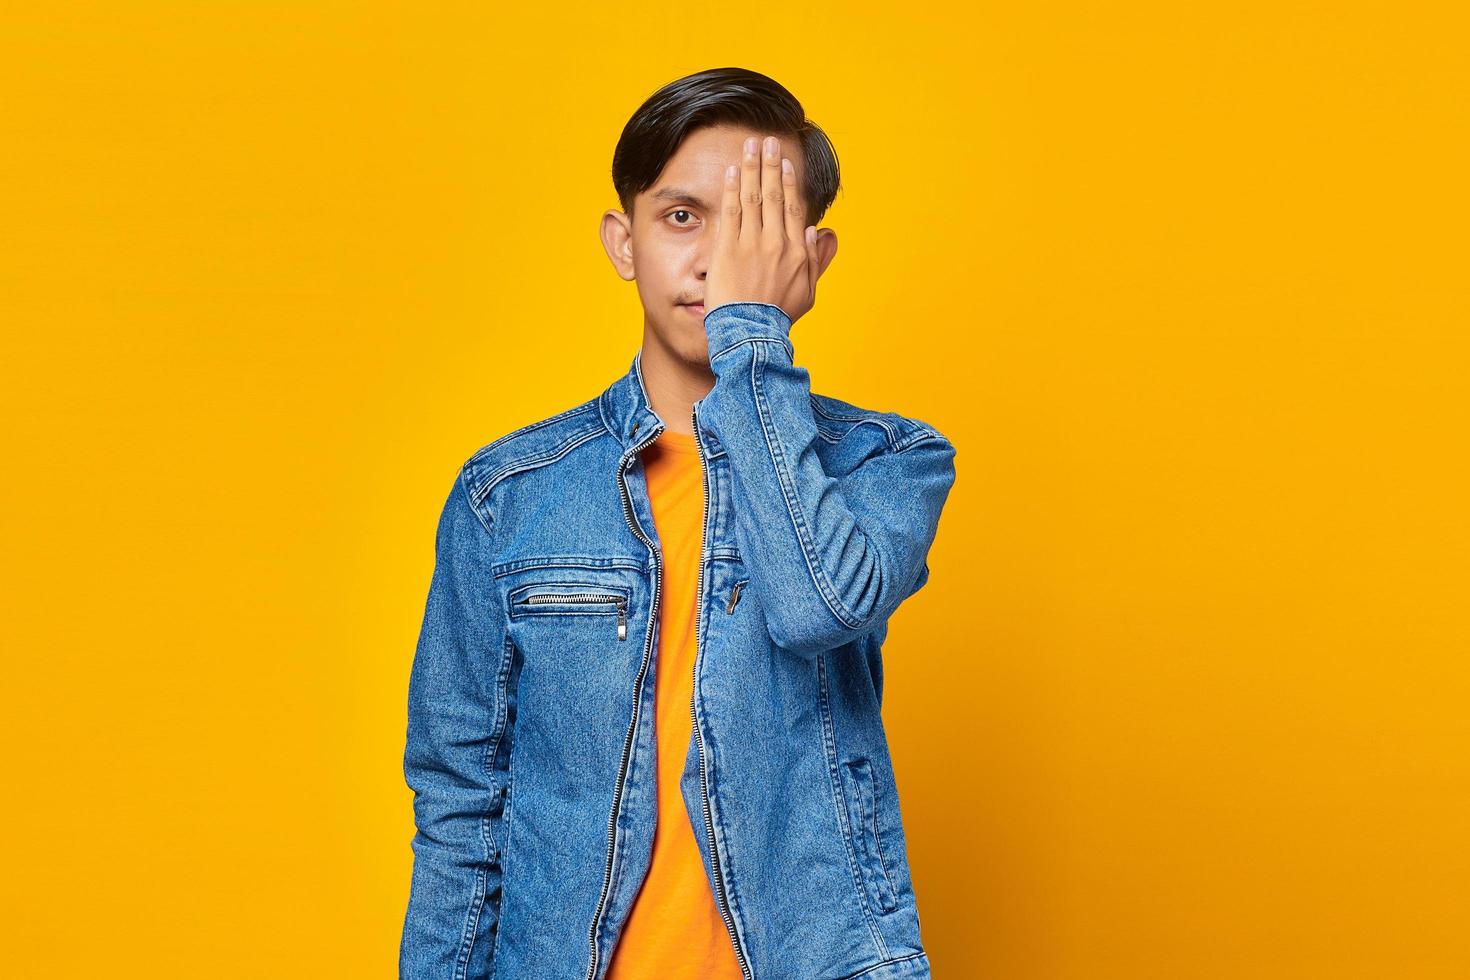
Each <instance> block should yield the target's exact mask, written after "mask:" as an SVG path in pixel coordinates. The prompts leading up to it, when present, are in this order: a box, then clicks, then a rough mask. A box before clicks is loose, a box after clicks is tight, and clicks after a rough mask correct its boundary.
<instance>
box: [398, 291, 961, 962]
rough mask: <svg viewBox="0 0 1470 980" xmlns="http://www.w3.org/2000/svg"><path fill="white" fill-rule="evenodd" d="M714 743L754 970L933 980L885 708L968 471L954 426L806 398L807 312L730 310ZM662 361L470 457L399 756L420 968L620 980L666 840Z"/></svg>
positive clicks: (709, 462)
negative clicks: (410, 814)
mask: <svg viewBox="0 0 1470 980" xmlns="http://www.w3.org/2000/svg"><path fill="white" fill-rule="evenodd" d="M704 325H705V329H706V332H707V334H708V337H709V350H710V365H711V367H712V369H713V371H714V374H715V378H716V380H715V384H714V387H713V388H712V389H711V390H710V392H709V393H708V394H706V395H705V396H704V397H703V398H701V399H700V400H699V401H697V402H695V404H694V410H693V418H692V421H693V424H694V431H695V438H696V444H697V445H698V447H699V450H700V458H701V461H702V463H703V469H704V489H705V501H706V506H705V526H704V548H703V554H702V556H701V559H700V579H699V584H698V593H697V594H698V597H699V598H698V605H697V609H698V616H697V622H696V637H697V655H696V661H695V666H694V693H693V697H692V698H691V700H690V705H689V710H690V713H691V717H692V719H693V735H692V738H691V739H690V745H689V751H688V754H687V756H686V757H685V760H684V768H683V776H682V779H681V782H680V789H681V793H682V796H683V798H684V804H685V809H686V812H687V814H688V816H689V821H690V826H691V827H692V829H693V831H694V836H695V839H696V840H697V841H698V842H699V845H700V851H701V854H702V857H703V861H704V867H705V872H706V875H707V877H708V879H709V882H710V887H711V889H712V894H713V896H714V898H715V903H716V905H717V907H718V908H719V911H720V914H721V916H722V917H723V919H724V922H725V926H726V928H727V929H728V931H729V934H730V941H731V943H732V945H733V947H734V950H735V954H736V959H737V960H738V961H739V963H740V966H741V969H742V970H743V972H744V975H745V976H746V977H747V978H750V980H788V978H789V980H839V978H843V980H853V978H857V977H862V978H864V980H892V978H897V977H928V976H929V975H930V974H929V959H928V956H927V954H926V952H925V950H924V946H923V943H922V942H921V940H920V936H919V915H918V909H917V907H916V905H915V900H914V890H913V886H912V883H911V882H910V879H909V866H908V858H907V852H906V848H905V843H904V829H903V822H902V820H901V819H900V814H899V801H898V792H897V789H896V786H895V783H894V778H893V769H892V765H891V761H890V757H889V752H888V745H887V741H886V737H885V735H884V730H883V722H882V718H881V716H880V713H879V706H880V703H881V701H882V695H883V661H882V656H881V647H882V644H883V639H884V636H885V634H886V633H887V621H888V618H889V616H890V615H891V614H892V613H893V611H894V610H895V609H896V608H897V607H898V605H899V603H901V602H902V601H903V600H904V599H905V598H907V597H908V596H909V595H911V594H913V593H914V592H915V591H917V590H918V589H919V588H920V587H921V586H922V585H923V584H924V583H925V581H926V580H927V579H928V575H929V569H928V565H927V562H926V557H927V554H928V551H929V547H930V545H931V543H932V542H933V540H934V536H935V531H936V528H937V526H938V522H939V515H940V510H941V509H942V507H943V506H944V502H945V499H946V498H947V496H948V494H949V490H950V487H951V485H952V484H953V482H954V462H953V461H954V454H955V450H954V447H953V445H952V444H951V443H950V442H949V441H948V440H947V439H946V438H945V437H944V436H943V435H941V434H940V433H939V432H938V431H936V430H935V429H934V428H932V427H931V426H928V425H926V424H924V423H923V422H920V421H918V420H917V419H912V418H907V417H904V416H902V415H898V414H895V413H892V412H882V411H875V410H870V409H863V408H858V407H856V406H854V405H852V404H849V403H847V402H844V401H840V400H838V399H836V398H832V397H829V396H825V395H819V394H815V393H813V392H812V390H811V388H810V386H809V381H808V375H807V372H806V371H805V370H804V369H802V368H800V367H797V366H795V365H794V363H793V348H792V344H791V340H790V336H789V332H790V329H791V321H790V320H789V319H788V318H787V316H786V314H785V313H784V312H783V311H782V310H781V308H780V307H778V306H774V305H772V304H768V303H756V302H736V303H726V304H723V305H721V306H718V307H716V308H715V309H713V310H710V311H709V313H708V315H707V316H706V317H705V320H704ZM664 427H665V423H664V420H663V419H661V418H660V417H659V416H658V415H657V414H656V413H655V412H654V411H653V410H652V408H651V407H650V404H649V400H648V394H647V390H646V389H645V387H644V384H643V375H642V369H641V351H640V352H639V353H638V354H637V355H635V356H634V358H633V363H632V365H631V367H630V368H629V370H628V372H627V373H626V374H625V375H624V376H623V377H621V378H619V379H618V380H617V381H615V382H613V384H611V385H610V386H609V387H608V388H607V389H606V390H604V391H603V392H602V393H601V394H600V395H598V396H597V397H595V398H592V399H590V400H589V401H586V402H584V403H582V404H581V405H578V406H576V407H574V408H571V409H568V410H567V411H564V412H561V413H559V414H557V415H553V416H552V417H550V418H547V419H544V420H542V421H539V422H535V423H532V424H529V425H526V426H524V427H522V428H519V429H517V430H515V431H514V432H511V433H509V434H507V435H505V436H502V437H501V438H499V439H496V440H495V441H494V442H491V443H490V444H488V445H486V446H484V447H483V448H481V449H480V450H479V451H477V452H476V453H475V454H474V455H473V456H472V457H470V459H469V460H468V461H466V462H465V464H464V465H463V467H462V468H461V470H460V472H459V474H458V477H457V479H456V480H455V482H454V485H453V487H452V488H451V489H450V492H449V497H448V500H447V501H446V502H445V504H444V509H443V512H442V516H441V517H440V520H439V524H438V532H437V541H436V545H435V564H434V571H433V577H432V580H431V582H430V585H429V592H428V601H427V604H426V609H425V612H424V619H423V627H422V630H421V632H420V635H419V640H418V647H417V651H416V653H415V655H414V661H413V669H412V672H411V675H410V680H409V697H408V730H407V743H406V750H405V752H404V757H403V771H404V776H405V778H406V780H407V783H408V785H409V786H410V787H411V788H412V789H413V791H414V819H415V824H416V828H417V832H416V833H415V835H414V837H413V841H412V850H413V856H414V860H413V874H412V885H411V890H410V895H409V899H408V908H407V913H406V916H405V919H404V924H403V936H402V942H401V945H400V962H399V970H400V976H401V977H404V978H412V980H430V978H433V980H452V978H487V977H499V978H501V980H562V978H566V980H601V978H602V977H604V976H605V974H606V971H607V968H608V963H609V960H610V958H611V954H612V951H613V947H614V944H615V943H616V942H617V940H618V935H619V933H620V930H621V928H622V926H623V923H624V922H625V921H626V919H627V916H628V913H629V911H630V909H631V907H632V904H633V900H634V898H635V897H636V895H637V893H638V890H639V887H640V885H641V884H642V882H643V879H644V875H645V873H646V872H647V870H648V865H649V858H650V852H651V847H652V843H653V832H654V824H655V819H656V810H655V796H654V794H655V783H654V775H655V767H654V762H655V758H654V752H655V741H654V732H653V723H654V712H653V698H654V678H655V670H654V666H653V657H654V656H655V654H656V652H657V648H658V636H657V625H658V603H659V579H660V567H659V565H660V552H659V547H658V536H657V533H656V530H655V528H654V522H653V513H652V511H651V509H650V505H649V498H648V491H647V484H646V483H645V481H644V476H643V470H642V464H641V461H640V459H639V452H640V451H641V450H642V449H643V448H644V447H646V446H647V445H648V444H649V443H651V442H653V441H654V440H655V439H656V438H657V437H658V436H659V434H660V433H661V432H662V431H663V430H664Z"/></svg>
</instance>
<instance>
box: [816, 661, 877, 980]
mask: <svg viewBox="0 0 1470 980" xmlns="http://www.w3.org/2000/svg"><path fill="white" fill-rule="evenodd" d="M816 671H817V711H818V714H819V715H820V716H821V720H822V755H823V761H825V762H826V763H827V790H828V794H827V795H828V796H830V797H831V798H832V809H833V811H834V812H835V813H836V815H837V829H838V833H839V834H841V835H842V851H843V853H844V854H845V855H846V856H847V870H848V873H849V874H851V875H852V885H853V890H854V892H855V893H856V894H857V899H858V907H859V908H860V909H861V910H862V913H863V921H864V922H865V923H866V924H867V926H868V932H869V934H870V935H871V936H872V937H873V946H874V947H875V948H876V949H877V950H878V955H879V956H882V957H885V958H886V957H887V956H888V944H887V943H885V942H884V941H883V934H882V933H881V932H880V931H879V929H878V924H877V923H876V922H875V921H873V910H872V909H871V908H870V906H869V901H868V886H867V883H866V882H865V881H864V880H863V872H862V868H861V867H860V866H859V865H858V859H857V854H856V853H855V850H854V847H853V843H854V842H853V839H852V834H853V829H852V818H851V814H849V813H848V811H847V806H846V803H845V802H844V800H845V796H844V795H843V788H842V772H841V769H840V767H841V765H842V763H841V762H840V761H839V760H838V758H837V729H836V725H835V724H834V723H833V721H832V706H831V704H830V701H829V695H828V693H827V654H826V652H825V651H823V652H820V653H818V654H817V656H816Z"/></svg>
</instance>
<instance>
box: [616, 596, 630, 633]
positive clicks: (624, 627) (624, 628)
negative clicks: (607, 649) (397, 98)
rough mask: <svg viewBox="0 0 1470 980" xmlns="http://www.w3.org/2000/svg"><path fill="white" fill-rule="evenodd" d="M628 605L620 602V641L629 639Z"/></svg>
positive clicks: (620, 600)
mask: <svg viewBox="0 0 1470 980" xmlns="http://www.w3.org/2000/svg"><path fill="white" fill-rule="evenodd" d="M627 613H628V604H627V602H625V601H623V600H622V599H619V600H618V639H620V640H626V639H627V638H628V616H627Z"/></svg>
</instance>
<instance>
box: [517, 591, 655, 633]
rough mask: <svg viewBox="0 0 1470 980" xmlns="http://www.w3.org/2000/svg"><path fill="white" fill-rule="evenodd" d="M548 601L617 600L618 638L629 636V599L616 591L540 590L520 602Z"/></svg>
mask: <svg viewBox="0 0 1470 980" xmlns="http://www.w3.org/2000/svg"><path fill="white" fill-rule="evenodd" d="M548 602H555V603H579V602H587V603H597V604H601V603H604V602H615V603H617V606H618V639H620V640H626V639H627V638H628V600H627V599H625V598H623V597H622V596H620V595H617V594H615V593H608V592H538V593H536V594H535V595H532V596H527V597H526V598H524V599H522V600H521V601H520V602H519V603H518V604H519V605H523V606H534V605H538V604H545V603H548Z"/></svg>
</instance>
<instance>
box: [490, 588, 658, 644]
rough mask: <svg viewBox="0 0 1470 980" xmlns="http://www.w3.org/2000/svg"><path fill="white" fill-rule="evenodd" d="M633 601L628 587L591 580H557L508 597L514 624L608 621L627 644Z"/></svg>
mask: <svg viewBox="0 0 1470 980" xmlns="http://www.w3.org/2000/svg"><path fill="white" fill-rule="evenodd" d="M631 599H632V589H631V588H629V587H628V586H625V585H618V584H613V583H611V582H609V581H606V580H604V581H594V580H592V579H591V577H590V576H580V577H558V578H556V579H555V580H548V581H537V582H529V583H526V584H523V585H518V586H516V587H515V588H513V589H511V590H510V592H509V594H508V595H507V596H506V606H507V609H508V610H509V613H510V618H511V619H512V620H518V619H527V618H531V617H538V616H544V617H567V616H571V617H579V616H591V617H597V618H605V619H607V620H608V621H609V622H610V624H611V626H610V628H612V629H614V630H615V631H616V632H615V635H616V636H617V638H618V639H619V640H627V639H628V604H629V602H630V601H631ZM550 622H554V621H550Z"/></svg>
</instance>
